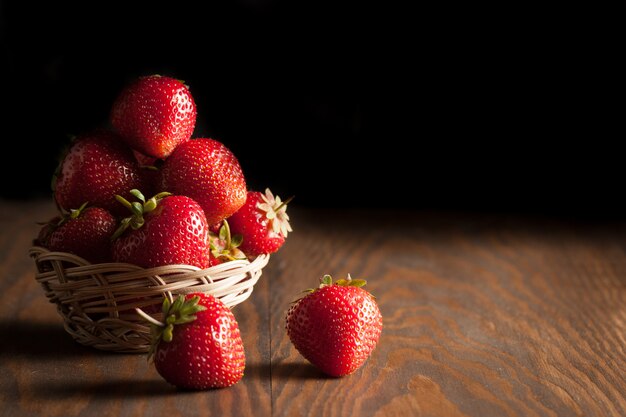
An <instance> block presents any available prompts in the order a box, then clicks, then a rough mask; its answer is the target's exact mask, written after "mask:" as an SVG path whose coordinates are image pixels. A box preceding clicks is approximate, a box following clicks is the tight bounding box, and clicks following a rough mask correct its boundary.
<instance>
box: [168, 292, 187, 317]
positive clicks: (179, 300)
mask: <svg viewBox="0 0 626 417" xmlns="http://www.w3.org/2000/svg"><path fill="white" fill-rule="evenodd" d="M184 302H185V296H184V295H182V294H180V295H179V296H178V297H177V298H176V300H174V303H173V304H172V307H171V308H170V314H176V313H178V312H179V311H180V308H181V307H182V306H183V303H184Z"/></svg>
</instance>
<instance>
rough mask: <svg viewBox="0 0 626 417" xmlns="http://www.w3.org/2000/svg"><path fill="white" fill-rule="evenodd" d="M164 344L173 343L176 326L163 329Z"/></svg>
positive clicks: (170, 325) (169, 325) (171, 325)
mask: <svg viewBox="0 0 626 417" xmlns="http://www.w3.org/2000/svg"><path fill="white" fill-rule="evenodd" d="M161 337H162V338H163V341H164V342H171V341H172V339H173V338H174V325H173V324H172V323H170V324H168V325H167V326H166V327H165V329H163V334H162V335H161Z"/></svg>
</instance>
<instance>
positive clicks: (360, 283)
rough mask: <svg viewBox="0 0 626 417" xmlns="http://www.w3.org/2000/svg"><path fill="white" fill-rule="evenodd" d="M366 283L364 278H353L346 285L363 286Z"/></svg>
mask: <svg viewBox="0 0 626 417" xmlns="http://www.w3.org/2000/svg"><path fill="white" fill-rule="evenodd" d="M365 284H367V281H365V280H364V279H353V280H351V281H349V282H348V285H349V286H351V287H364V286H365Z"/></svg>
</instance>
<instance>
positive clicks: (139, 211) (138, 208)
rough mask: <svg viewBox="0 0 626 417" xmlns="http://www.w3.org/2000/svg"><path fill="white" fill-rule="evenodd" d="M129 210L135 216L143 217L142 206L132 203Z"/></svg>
mask: <svg viewBox="0 0 626 417" xmlns="http://www.w3.org/2000/svg"><path fill="white" fill-rule="evenodd" d="M130 210H131V211H132V212H133V214H134V215H135V216H142V215H143V204H141V203H138V202H136V201H135V202H133V203H131V205H130Z"/></svg>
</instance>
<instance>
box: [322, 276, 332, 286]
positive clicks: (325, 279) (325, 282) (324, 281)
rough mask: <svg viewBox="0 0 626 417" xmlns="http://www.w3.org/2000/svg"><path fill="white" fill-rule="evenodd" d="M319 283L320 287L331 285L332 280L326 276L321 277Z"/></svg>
mask: <svg viewBox="0 0 626 417" xmlns="http://www.w3.org/2000/svg"><path fill="white" fill-rule="evenodd" d="M321 282H322V285H332V283H333V278H332V277H331V276H330V275H328V274H327V275H324V276H323V277H322V280H321Z"/></svg>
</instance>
